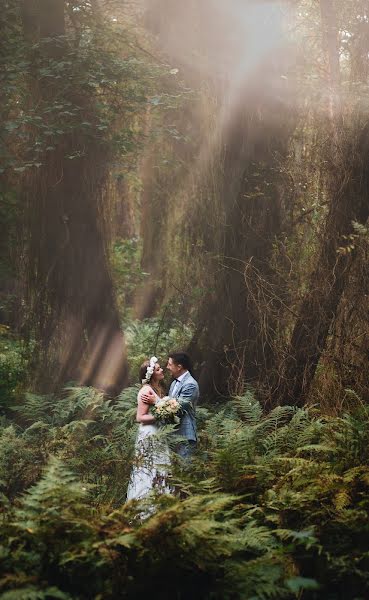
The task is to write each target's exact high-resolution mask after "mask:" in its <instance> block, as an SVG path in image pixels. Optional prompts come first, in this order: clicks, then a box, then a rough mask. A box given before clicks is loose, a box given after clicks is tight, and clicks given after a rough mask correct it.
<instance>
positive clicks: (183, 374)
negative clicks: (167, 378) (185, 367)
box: [172, 371, 188, 396]
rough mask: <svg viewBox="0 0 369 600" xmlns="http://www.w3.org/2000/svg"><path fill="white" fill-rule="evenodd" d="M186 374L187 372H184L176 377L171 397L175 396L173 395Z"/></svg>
mask: <svg viewBox="0 0 369 600" xmlns="http://www.w3.org/2000/svg"><path fill="white" fill-rule="evenodd" d="M187 373H188V371H185V372H184V373H182V375H180V376H179V377H177V381H176V382H175V384H174V388H173V389H172V394H173V396H175V393H176V391H177V390H178V386H179V385H180V384H181V381H182V379H184V378H185V377H186V375H187Z"/></svg>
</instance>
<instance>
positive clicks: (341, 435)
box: [0, 387, 369, 600]
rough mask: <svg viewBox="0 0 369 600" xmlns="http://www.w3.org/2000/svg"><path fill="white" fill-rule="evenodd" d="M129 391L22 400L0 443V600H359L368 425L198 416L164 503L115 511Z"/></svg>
mask: <svg viewBox="0 0 369 600" xmlns="http://www.w3.org/2000/svg"><path fill="white" fill-rule="evenodd" d="M137 389H138V388H137V387H135V388H127V389H126V390H124V391H123V392H122V394H121V395H120V396H119V397H118V398H117V399H116V400H115V401H114V402H112V401H111V400H107V399H106V398H104V396H103V394H101V393H100V392H98V391H96V390H94V389H92V388H68V389H66V390H65V391H64V392H63V394H62V395H61V396H58V397H56V396H55V397H51V396H49V397H42V396H37V395H30V394H28V395H27V397H26V399H25V402H24V404H23V405H22V404H19V405H18V406H17V412H16V414H17V419H18V420H19V422H20V423H23V426H20V425H18V426H17V425H10V426H9V424H7V423H4V425H3V427H2V429H1V439H0V444H1V447H2V455H1V461H0V481H1V492H2V494H1V495H0V499H1V500H0V510H1V513H0V514H1V522H0V535H1V539H2V543H1V546H0V552H1V556H2V566H1V568H0V591H1V593H2V596H1V597H5V598H12V597H17V595H16V594H17V593H18V594H19V596H18V597H24V598H30V599H31V598H49V597H50V598H53V597H55V598H69V597H71V598H72V597H73V598H81V599H84V598H91V597H96V598H97V597H104V598H107V599H109V598H111V599H118V598H119V599H120V598H123V599H124V598H129V599H130V598H143V597H145V596H147V594H148V592H149V590H152V589H155V591H156V595H157V596H158V597H160V598H164V599H165V598H171V597H173V596H174V595H176V597H178V598H180V599H181V600H185V599H186V598H188V597H196V598H203V599H204V600H205V599H206V600H208V599H209V600H210V599H219V600H220V599H221V598H222V599H223V598H226V599H229V600H237V599H241V598H242V599H244V598H248V599H250V600H251V599H252V598H254V599H255V600H265V599H268V598H275V599H282V598H286V599H290V600H292V599H293V598H300V597H303V598H307V599H308V600H318V599H320V598H328V599H332V600H333V599H337V598H345V600H346V599H350V598H352V600H353V599H354V598H361V597H362V598H364V597H366V596H367V594H368V592H369V580H368V577H367V560H368V559H367V555H368V544H367V540H368V536H369V529H368V522H369V519H368V517H369V501H368V498H369V469H368V467H367V462H368V455H367V447H368V444H367V439H368V435H369V434H368V432H369V425H368V423H369V419H368V418H367V417H368V415H367V413H366V412H365V411H364V412H363V409H361V411H358V412H354V413H352V414H347V415H344V416H343V417H340V418H322V417H321V415H320V414H319V413H318V412H317V411H316V409H310V410H304V409H295V408H292V407H280V408H277V409H275V410H273V411H272V412H271V413H269V414H268V415H265V414H263V412H262V410H261V407H260V404H259V403H258V401H257V400H256V399H255V397H254V395H253V393H252V390H251V389H250V390H248V391H247V393H246V394H245V395H244V396H242V397H237V398H235V399H234V400H233V401H231V402H228V403H226V404H225V405H224V406H223V407H221V406H219V407H217V409H215V410H214V409H212V410H211V409H210V408H209V407H202V408H201V409H200V410H199V416H200V418H199V425H200V427H199V430H200V431H199V436H200V439H199V447H198V451H197V455H196V457H195V458H194V460H193V463H192V466H191V469H185V470H183V469H182V467H181V465H177V466H176V463H174V467H173V468H174V473H173V482H175V484H176V488H177V490H178V491H180V493H181V498H182V499H180V498H179V497H178V496H160V495H158V496H153V497H152V498H150V499H147V500H145V501H141V502H137V501H132V502H130V503H124V500H125V490H126V487H127V484H128V479H129V475H130V469H131V465H132V460H133V446H134V439H135V431H136V427H135V425H134V422H133V421H134V413H135V405H136V395H137Z"/></svg>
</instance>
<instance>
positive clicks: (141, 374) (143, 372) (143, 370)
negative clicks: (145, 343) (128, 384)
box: [138, 360, 150, 383]
mask: <svg viewBox="0 0 369 600" xmlns="http://www.w3.org/2000/svg"><path fill="white" fill-rule="evenodd" d="M149 366H150V361H149V360H145V361H144V362H143V363H142V365H141V366H140V370H139V372H138V376H139V378H140V383H141V382H142V380H143V379H145V377H146V371H147V368H148V367H149Z"/></svg>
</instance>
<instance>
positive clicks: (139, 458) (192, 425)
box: [127, 352, 199, 500]
mask: <svg viewBox="0 0 369 600" xmlns="http://www.w3.org/2000/svg"><path fill="white" fill-rule="evenodd" d="M166 366H167V369H168V370H169V371H170V373H171V375H172V377H173V381H172V383H171V386H170V389H169V398H171V399H175V400H176V402H174V403H173V404H174V405H177V406H178V405H179V406H178V408H179V412H178V418H177V419H176V420H177V421H179V422H178V425H177V426H176V430H175V433H176V434H177V435H178V436H180V438H181V439H180V440H179V441H178V444H177V445H176V452H177V453H178V454H179V455H180V456H181V457H182V459H184V460H185V461H189V460H190V459H191V455H192V453H193V451H194V449H195V447H196V440H197V435H196V415H195V410H196V404H197V401H198V398H199V386H198V383H197V381H196V380H195V379H194V378H193V376H192V374H191V361H190V357H189V356H188V354H186V353H185V352H172V353H170V354H169V357H168V363H167V365H166ZM163 379H164V371H163V369H162V367H161V366H160V363H159V361H158V359H157V358H156V357H155V356H153V357H152V358H151V359H150V360H146V361H145V362H144V363H143V364H142V365H141V367H140V381H141V384H142V387H141V389H140V391H139V393H138V396H137V413H136V421H138V423H139V424H140V425H139V429H138V434H137V439H136V446H135V461H134V462H135V464H134V466H133V469H132V472H131V478H130V482H129V486H128V491H127V500H132V499H134V498H135V499H140V498H144V497H145V496H147V495H148V494H149V493H150V492H152V491H160V492H167V493H169V492H170V491H171V489H170V487H169V486H168V484H167V481H166V479H167V475H168V473H169V470H170V453H169V448H168V446H167V443H166V441H165V440H164V439H163V438H161V437H160V435H158V434H159V432H160V421H159V420H158V418H157V417H156V416H155V408H156V407H158V406H160V405H161V404H162V403H163V401H162V399H163V398H164V396H165V393H164V387H163ZM151 406H152V407H153V409H152V411H150V407H151ZM156 412H157V411H156ZM183 438H185V440H183Z"/></svg>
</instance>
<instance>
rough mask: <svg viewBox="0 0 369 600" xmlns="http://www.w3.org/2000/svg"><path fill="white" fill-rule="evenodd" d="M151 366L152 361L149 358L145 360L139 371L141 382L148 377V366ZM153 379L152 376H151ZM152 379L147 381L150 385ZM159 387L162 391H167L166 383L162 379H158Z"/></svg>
mask: <svg viewBox="0 0 369 600" xmlns="http://www.w3.org/2000/svg"><path fill="white" fill-rule="evenodd" d="M149 366H150V361H149V360H145V361H144V362H143V363H142V365H141V366H140V370H139V372H138V376H139V378H140V383H142V380H143V379H145V377H146V372H147V369H148V367H149ZM150 380H151V378H150ZM150 380H149V381H148V382H147V383H148V384H149V385H150ZM142 385H146V384H142ZM156 385H157V387H158V388H159V389H160V390H161V391H162V392H165V385H164V383H163V382H162V381H158V382H157V384H156Z"/></svg>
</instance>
